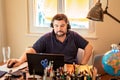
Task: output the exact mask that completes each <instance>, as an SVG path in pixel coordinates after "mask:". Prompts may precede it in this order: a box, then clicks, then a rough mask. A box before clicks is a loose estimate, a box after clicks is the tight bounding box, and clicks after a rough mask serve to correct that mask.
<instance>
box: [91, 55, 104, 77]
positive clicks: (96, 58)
mask: <svg viewBox="0 0 120 80" xmlns="http://www.w3.org/2000/svg"><path fill="white" fill-rule="evenodd" d="M102 57H103V54H96V55H95V56H94V61H93V66H94V67H96V68H97V72H98V74H101V75H104V74H106V72H105V71H104V69H103V66H102Z"/></svg>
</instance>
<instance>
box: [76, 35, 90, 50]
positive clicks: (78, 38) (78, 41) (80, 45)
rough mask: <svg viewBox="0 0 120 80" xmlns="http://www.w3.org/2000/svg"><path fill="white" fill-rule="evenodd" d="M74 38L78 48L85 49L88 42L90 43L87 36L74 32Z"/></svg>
mask: <svg viewBox="0 0 120 80" xmlns="http://www.w3.org/2000/svg"><path fill="white" fill-rule="evenodd" d="M74 35H75V36H74V40H75V45H76V46H77V48H82V49H84V48H85V47H86V46H87V44H88V43H89V42H88V41H87V40H86V39H85V38H83V37H82V36H81V35H79V34H77V33H74Z"/></svg>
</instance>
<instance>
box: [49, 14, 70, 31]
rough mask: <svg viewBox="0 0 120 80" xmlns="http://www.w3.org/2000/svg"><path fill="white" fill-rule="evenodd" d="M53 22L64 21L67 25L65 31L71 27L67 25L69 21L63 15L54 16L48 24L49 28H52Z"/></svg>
mask: <svg viewBox="0 0 120 80" xmlns="http://www.w3.org/2000/svg"><path fill="white" fill-rule="evenodd" d="M54 20H64V21H65V22H66V23H67V29H71V26H70V23H69V20H68V18H67V16H66V15H65V14H56V15H55V16H54V17H53V18H52V21H51V23H50V27H52V28H53V21H54Z"/></svg>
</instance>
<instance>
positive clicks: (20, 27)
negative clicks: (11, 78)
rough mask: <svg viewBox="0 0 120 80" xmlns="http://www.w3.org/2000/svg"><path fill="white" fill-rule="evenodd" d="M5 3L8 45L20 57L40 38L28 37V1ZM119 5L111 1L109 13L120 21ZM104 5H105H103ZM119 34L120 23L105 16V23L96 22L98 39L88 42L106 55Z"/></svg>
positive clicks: (118, 0) (118, 37)
mask: <svg viewBox="0 0 120 80" xmlns="http://www.w3.org/2000/svg"><path fill="white" fill-rule="evenodd" d="M4 1H5V16H6V18H5V25H6V27H7V29H6V30H7V35H6V36H7V44H8V45H10V46H11V48H12V53H11V54H12V57H19V56H21V55H22V53H23V51H24V50H25V48H26V47H27V46H31V45H32V44H33V43H34V42H35V41H36V40H37V39H38V38H39V37H38V36H28V35H26V34H27V28H28V12H27V11H28V10H27V0H4ZM102 1H103V0H102ZM105 1H106V0H105ZM103 2H104V1H103ZM119 3H120V0H109V9H108V11H109V12H110V13H111V14H113V15H114V16H115V17H117V18H118V19H119V20H120V10H119ZM103 5H105V4H104V3H103ZM119 32H120V23H117V22H115V21H114V20H113V19H111V18H110V17H109V16H107V15H105V16H104V22H96V34H97V36H98V38H97V39H88V40H89V41H90V42H91V43H92V45H93V47H94V49H95V53H96V54H104V53H105V52H106V51H108V50H109V49H110V45H111V44H112V43H119V42H120V34H119ZM41 35H42V34H40V36H41Z"/></svg>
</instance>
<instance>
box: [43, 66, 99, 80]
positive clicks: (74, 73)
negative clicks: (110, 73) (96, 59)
mask: <svg viewBox="0 0 120 80" xmlns="http://www.w3.org/2000/svg"><path fill="white" fill-rule="evenodd" d="M96 76H97V71H96V70H95V69H93V66H89V65H77V64H65V65H64V67H59V68H58V69H57V70H56V71H54V70H53V65H52V64H51V65H50V66H48V67H46V69H45V70H44V76H43V80H96Z"/></svg>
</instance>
